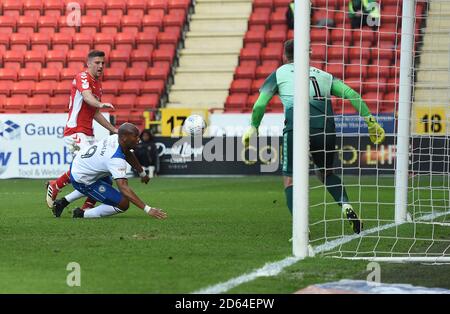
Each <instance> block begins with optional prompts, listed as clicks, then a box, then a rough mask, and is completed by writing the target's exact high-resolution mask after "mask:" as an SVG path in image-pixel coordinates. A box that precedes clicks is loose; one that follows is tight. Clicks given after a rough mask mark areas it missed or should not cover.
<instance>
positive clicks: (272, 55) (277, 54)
mask: <svg viewBox="0 0 450 314" xmlns="http://www.w3.org/2000/svg"><path fill="white" fill-rule="evenodd" d="M282 58H283V46H282V45H279V46H272V47H265V48H263V49H262V50H261V60H278V61H281V60H282Z"/></svg>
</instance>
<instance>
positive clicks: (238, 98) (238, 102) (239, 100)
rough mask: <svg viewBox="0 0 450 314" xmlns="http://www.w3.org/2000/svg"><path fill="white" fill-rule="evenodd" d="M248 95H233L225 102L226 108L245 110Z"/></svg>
mask: <svg viewBox="0 0 450 314" xmlns="http://www.w3.org/2000/svg"><path fill="white" fill-rule="evenodd" d="M247 98H248V95H247V94H245V93H237V94H231V95H229V96H228V97H227V99H226V101H225V108H244V107H245V106H246V105H247Z"/></svg>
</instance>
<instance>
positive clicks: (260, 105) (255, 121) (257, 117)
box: [242, 92, 273, 147]
mask: <svg viewBox="0 0 450 314" xmlns="http://www.w3.org/2000/svg"><path fill="white" fill-rule="evenodd" d="M272 96H273V95H270V94H267V93H265V92H261V93H260V94H259V97H258V99H257V100H256V102H255V104H254V105H253V110H252V119H251V126H250V128H249V129H248V130H247V131H246V132H245V133H244V135H243V136H242V144H243V145H244V147H247V146H248V145H249V143H250V138H251V137H252V136H253V135H255V134H257V132H258V131H257V130H258V128H259V125H260V124H261V121H262V119H263V117H264V113H265V111H266V107H267V104H268V103H269V101H270V100H271V99H272Z"/></svg>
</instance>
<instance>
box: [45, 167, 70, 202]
mask: <svg viewBox="0 0 450 314" xmlns="http://www.w3.org/2000/svg"><path fill="white" fill-rule="evenodd" d="M69 183H70V170H68V171H66V172H64V173H63V174H62V175H61V176H60V177H59V178H58V179H56V180H51V181H49V182H47V197H46V200H47V206H48V207H49V208H53V203H54V202H55V200H56V198H57V197H58V193H59V191H60V190H61V189H62V188H64V187H65V186H66V185H67V184H69Z"/></svg>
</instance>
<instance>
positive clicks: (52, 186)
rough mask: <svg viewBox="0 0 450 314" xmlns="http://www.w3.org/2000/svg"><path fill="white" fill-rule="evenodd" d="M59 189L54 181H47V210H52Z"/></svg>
mask: <svg viewBox="0 0 450 314" xmlns="http://www.w3.org/2000/svg"><path fill="white" fill-rule="evenodd" d="M58 193H59V189H58V187H57V186H56V180H52V181H48V182H47V197H46V200H47V206H48V208H53V203H54V202H55V200H56V197H57V196H58Z"/></svg>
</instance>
